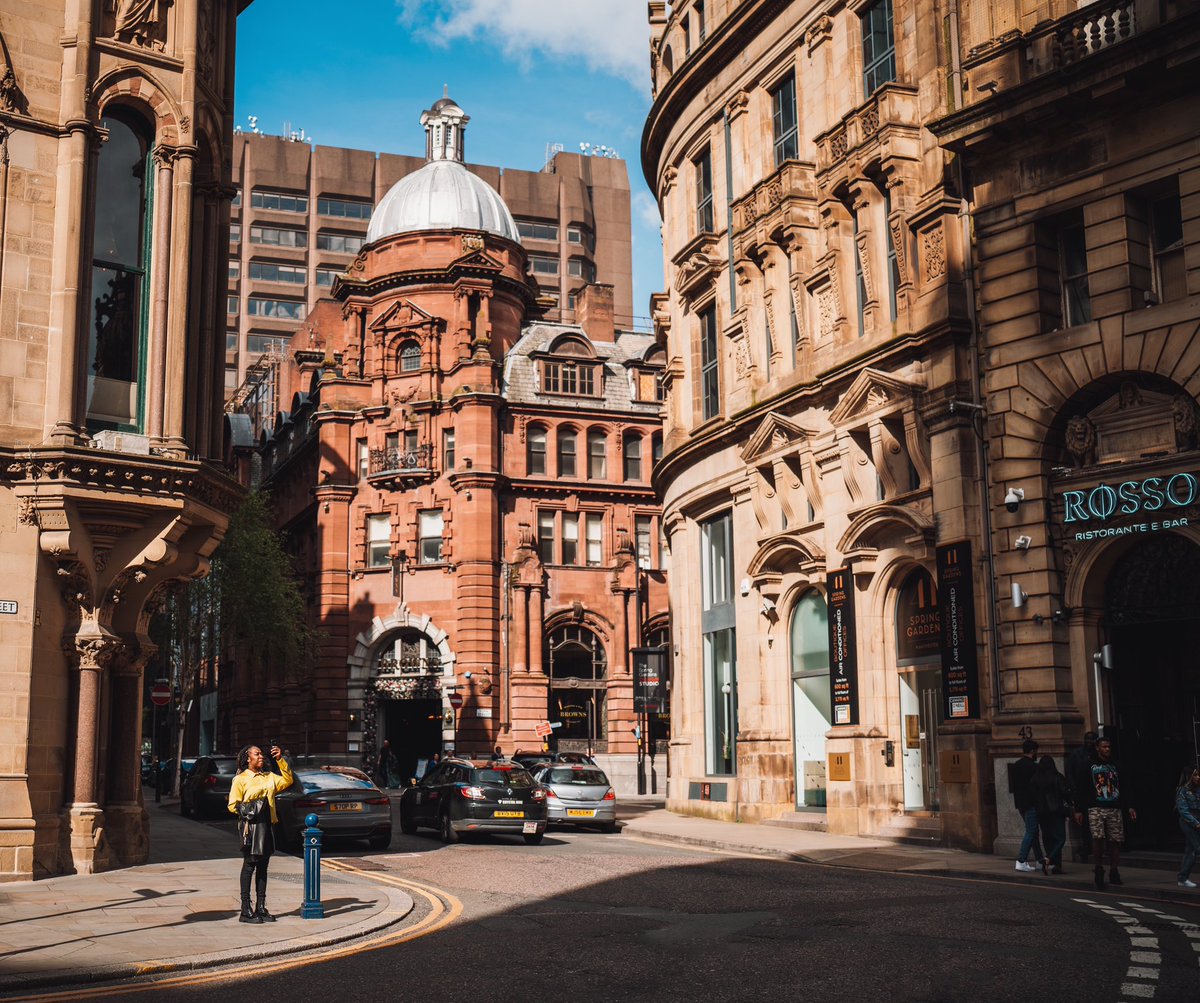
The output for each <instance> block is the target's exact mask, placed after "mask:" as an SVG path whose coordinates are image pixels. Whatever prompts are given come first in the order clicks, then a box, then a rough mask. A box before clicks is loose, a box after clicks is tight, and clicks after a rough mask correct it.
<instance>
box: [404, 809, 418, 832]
mask: <svg viewBox="0 0 1200 1003" xmlns="http://www.w3.org/2000/svg"><path fill="white" fill-rule="evenodd" d="M400 831H401V832H402V833H404V835H406V836H411V835H413V834H414V833H415V832H416V831H417V823H416V821H415V820H414V819H413V817H412V816H411V815H410V814H409V813H408V812H406V811H405V810H404V809H403V808H401V809H400Z"/></svg>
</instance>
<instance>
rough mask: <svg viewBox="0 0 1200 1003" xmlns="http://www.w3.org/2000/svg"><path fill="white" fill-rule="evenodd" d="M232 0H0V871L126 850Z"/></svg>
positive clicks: (133, 844) (141, 813) (96, 859)
mask: <svg viewBox="0 0 1200 1003" xmlns="http://www.w3.org/2000/svg"><path fill="white" fill-rule="evenodd" d="M244 6H246V4H245V3H233V2H230V0H212V2H208V3H199V2H196V0H180V2H176V3H168V2H159V0H138V2H127V0H121V2H113V3H103V4H100V3H65V4H64V3H55V2H51V0H21V2H17V0H4V2H3V3H0V453H2V454H3V455H2V457H0V561H2V563H3V572H4V573H3V578H4V581H5V583H6V584H5V587H4V594H3V597H2V602H0V613H2V615H0V694H2V695H0V879H14V878H29V877H38V876H46V875H51V874H60V873H65V872H72V871H76V872H88V871H94V870H99V869H103V868H107V867H113V866H120V865H127V864H131V863H136V862H140V861H144V860H145V859H146V853H147V836H146V814H145V810H144V809H143V807H142V803H141V785H140V783H139V775H138V770H139V751H140V743H141V720H142V702H143V701H142V697H143V680H142V675H143V669H144V667H145V666H146V663H147V661H148V660H151V659H153V657H154V645H153V644H152V643H151V642H150V639H149V636H148V621H149V619H150V617H151V615H152V612H153V611H154V610H155V609H156V608H157V606H158V604H159V603H160V602H161V599H162V596H163V594H164V590H165V589H166V588H168V587H169V586H170V583H171V582H173V581H177V580H180V579H183V578H187V577H190V576H193V575H200V574H203V573H204V572H205V570H206V568H207V562H208V558H209V555H210V554H211V553H212V551H213V549H214V548H215V547H216V545H217V543H218V542H219V540H220V538H221V535H222V533H223V532H224V528H225V526H226V523H227V518H228V512H229V511H230V509H231V508H232V507H233V505H234V504H235V503H236V501H237V498H238V497H239V495H240V489H239V487H238V485H237V484H236V483H235V482H234V481H232V480H231V479H229V478H228V477H226V476H225V475H224V473H223V472H221V470H220V469H219V468H218V467H216V466H214V465H213V464H212V463H210V462H209V461H208V459H207V458H209V457H219V456H220V455H221V450H222V431H221V408H220V402H221V378H220V373H221V369H222V353H223V348H222V330H223V321H222V309H221V308H222V298H223V297H224V294H225V257H226V248H227V246H228V235H227V228H228V218H229V198H230V196H231V194H232V190H231V188H230V185H229V177H228V176H227V172H226V170H225V167H224V165H226V164H227V163H228V161H229V155H230V142H231V139H232V135H231V131H232V101H233V68H234V36H235V22H236V16H237V13H238V11H239V10H240V9H241V8H242V7H244Z"/></svg>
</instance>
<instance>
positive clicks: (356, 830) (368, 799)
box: [275, 768, 392, 850]
mask: <svg viewBox="0 0 1200 1003" xmlns="http://www.w3.org/2000/svg"><path fill="white" fill-rule="evenodd" d="M295 777H296V778H295V780H294V781H293V782H292V786H291V787H289V788H288V789H287V790H286V791H283V792H282V793H281V794H280V795H279V796H278V797H277V798H276V799H275V810H276V814H278V816H279V824H278V825H277V826H276V827H275V842H276V844H277V845H278V846H279V848H280V849H281V850H297V849H299V848H300V845H301V840H302V838H303V837H302V833H303V830H304V819H305V817H306V816H308V815H310V814H312V815H316V816H317V819H318V822H317V825H318V826H319V827H320V829H321V831H322V832H324V833H325V836H326V838H328V837H331V836H343V837H346V838H349V839H365V840H366V841H367V843H368V844H370V847H371V849H372V850H386V849H387V847H388V846H389V844H390V843H391V842H392V803H391V801H390V800H389V799H388V796H387V795H386V794H385V793H384V792H383V791H381V790H380V789H379V788H378V787H376V786H375V785H374V784H373V783H371V782H370V781H369V780H359V779H358V778H357V777H354V776H348V775H347V774H345V773H342V772H340V771H339V772H336V773H334V772H330V771H327V770H325V769H323V768H320V769H313V770H297V771H296V774H295Z"/></svg>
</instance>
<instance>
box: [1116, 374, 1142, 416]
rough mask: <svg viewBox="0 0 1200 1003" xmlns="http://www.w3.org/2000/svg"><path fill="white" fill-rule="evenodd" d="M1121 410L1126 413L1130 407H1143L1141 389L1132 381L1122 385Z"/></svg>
mask: <svg viewBox="0 0 1200 1003" xmlns="http://www.w3.org/2000/svg"><path fill="white" fill-rule="evenodd" d="M1119 399H1120V408H1121V410H1122V411H1124V410H1125V409H1126V408H1129V407H1141V406H1142V391H1141V388H1140V387H1139V386H1138V385H1137V384H1136V383H1134V382H1133V381H1132V380H1126V381H1125V382H1124V383H1122V384H1121V390H1120V397H1119Z"/></svg>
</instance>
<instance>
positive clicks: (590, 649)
mask: <svg viewBox="0 0 1200 1003" xmlns="http://www.w3.org/2000/svg"><path fill="white" fill-rule="evenodd" d="M545 655H546V665H547V668H548V671H549V673H550V704H549V707H548V713H549V720H551V721H561V722H562V727H561V728H558V729H556V731H555V737H556V739H557V740H558V747H559V749H560V750H564V751H565V750H567V749H571V748H574V749H579V750H584V749H586V750H588V751H604V748H606V746H605V745H603V743H606V741H607V738H608V715H607V713H606V712H605V695H606V691H607V683H606V682H605V676H606V675H607V672H608V659H607V657H606V656H605V654H604V645H603V644H601V643H600V639H599V638H598V637H597V636H596V635H595V634H594V633H592V631H590V630H588V628H587V627H583V626H579V625H576V624H570V625H568V626H565V627H559V628H558V629H557V630H554V631H552V632H551V633H550V635H549V636H548V637H547V638H546V653H545ZM598 746H599V747H600V748H598Z"/></svg>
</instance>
